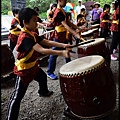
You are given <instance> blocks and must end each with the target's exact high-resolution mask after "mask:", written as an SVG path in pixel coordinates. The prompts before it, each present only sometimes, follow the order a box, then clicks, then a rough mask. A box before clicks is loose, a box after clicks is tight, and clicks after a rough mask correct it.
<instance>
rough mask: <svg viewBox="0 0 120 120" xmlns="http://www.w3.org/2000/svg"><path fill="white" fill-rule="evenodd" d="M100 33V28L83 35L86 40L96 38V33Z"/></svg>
mask: <svg viewBox="0 0 120 120" xmlns="http://www.w3.org/2000/svg"><path fill="white" fill-rule="evenodd" d="M97 31H98V28H94V29H90V30H88V31H85V32H82V33H81V35H82V37H83V38H84V39H91V38H96V37H97V36H96V35H95V33H96V32H97Z"/></svg>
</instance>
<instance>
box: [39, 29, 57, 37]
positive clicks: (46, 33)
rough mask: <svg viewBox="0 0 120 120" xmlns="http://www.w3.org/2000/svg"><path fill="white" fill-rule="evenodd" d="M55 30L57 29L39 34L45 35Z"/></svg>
mask: <svg viewBox="0 0 120 120" xmlns="http://www.w3.org/2000/svg"><path fill="white" fill-rule="evenodd" d="M53 31H55V30H50V31H47V32H44V33H43V34H40V35H39V36H43V35H45V34H48V33H51V32H53Z"/></svg>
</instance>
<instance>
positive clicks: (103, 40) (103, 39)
mask: <svg viewBox="0 0 120 120" xmlns="http://www.w3.org/2000/svg"><path fill="white" fill-rule="evenodd" d="M100 39H101V40H102V41H101V40H100ZM94 40H95V41H97V42H96V44H93V43H95V42H91V43H88V44H84V45H80V46H78V48H82V47H89V46H96V45H98V44H100V43H103V42H105V38H95V39H94Z"/></svg>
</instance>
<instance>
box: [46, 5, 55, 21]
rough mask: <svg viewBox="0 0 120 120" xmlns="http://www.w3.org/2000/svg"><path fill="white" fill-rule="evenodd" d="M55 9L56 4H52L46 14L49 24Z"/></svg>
mask: <svg viewBox="0 0 120 120" xmlns="http://www.w3.org/2000/svg"><path fill="white" fill-rule="evenodd" d="M56 8H57V4H53V5H52V7H51V10H50V12H49V14H48V21H49V22H51V21H52V18H53V15H54V12H55V9H56Z"/></svg>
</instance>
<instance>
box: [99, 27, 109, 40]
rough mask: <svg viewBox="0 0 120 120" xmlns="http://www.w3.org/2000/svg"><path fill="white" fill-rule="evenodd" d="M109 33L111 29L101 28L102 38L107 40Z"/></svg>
mask: <svg viewBox="0 0 120 120" xmlns="http://www.w3.org/2000/svg"><path fill="white" fill-rule="evenodd" d="M108 32H109V29H105V28H101V31H100V37H101V38H106V37H108V36H109V35H108Z"/></svg>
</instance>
